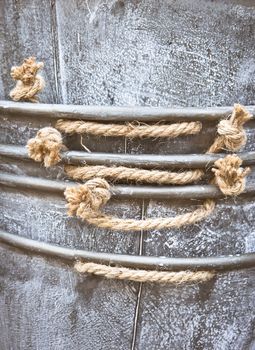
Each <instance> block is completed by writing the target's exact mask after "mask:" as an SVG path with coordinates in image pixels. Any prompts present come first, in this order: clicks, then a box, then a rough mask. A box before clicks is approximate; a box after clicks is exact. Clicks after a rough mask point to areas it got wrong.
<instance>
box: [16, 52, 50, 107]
mask: <svg viewBox="0 0 255 350" xmlns="http://www.w3.org/2000/svg"><path fill="white" fill-rule="evenodd" d="M43 66H44V64H43V63H42V62H38V63H36V60H35V57H29V58H27V59H25V60H24V62H23V63H22V65H21V66H18V67H12V69H11V77H12V78H13V79H14V80H17V83H16V86H15V88H14V89H13V90H11V92H10V97H11V98H12V99H13V100H14V101H20V100H25V101H30V102H38V97H37V96H36V94H37V93H38V92H40V91H41V90H42V89H43V88H44V86H45V82H44V79H43V78H42V77H41V76H40V75H39V74H37V72H38V71H39V70H40V69H41V68H43Z"/></svg>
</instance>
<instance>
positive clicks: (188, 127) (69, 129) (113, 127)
mask: <svg viewBox="0 0 255 350" xmlns="http://www.w3.org/2000/svg"><path fill="white" fill-rule="evenodd" d="M56 128H57V129H58V130H59V131H62V132H64V133H66V134H74V133H77V134H91V135H96V136H125V137H128V138H136V137H138V138H143V137H152V138H159V137H161V138H162V137H169V138H175V137H178V136H181V135H195V134H198V133H199V132H200V131H201V129H202V124H201V123H200V122H190V123H187V122H183V123H176V124H165V125H135V124H131V123H129V124H102V123H96V122H86V121H71V120H62V119H60V120H58V121H57V123H56Z"/></svg>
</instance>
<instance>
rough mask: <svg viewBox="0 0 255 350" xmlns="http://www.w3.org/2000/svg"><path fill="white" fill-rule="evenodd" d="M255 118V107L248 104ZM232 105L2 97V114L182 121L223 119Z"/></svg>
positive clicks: (75, 118)
mask: <svg viewBox="0 0 255 350" xmlns="http://www.w3.org/2000/svg"><path fill="white" fill-rule="evenodd" d="M245 108H246V109H247V110H248V111H249V112H250V113H251V115H252V116H251V120H253V119H254V118H255V107H254V106H245ZM232 111H233V106H231V107H208V108H195V107H186V108H176V107H175V108H160V107H140V106H135V107H127V106H125V107H116V106H84V105H83V106H79V105H60V104H54V105H53V104H46V103H45V104H43V105H42V104H31V103H24V102H12V101H0V113H1V115H2V116H9V115H22V114H25V115H26V116H32V117H34V116H40V117H41V118H51V119H53V120H54V119H56V120H58V119H60V118H61V119H71V120H72V119H74V120H77V119H79V120H86V121H88V120H89V121H97V122H134V121H136V122H137V121H140V122H145V123H148V122H162V121H164V122H182V121H203V122H205V121H207V122H208V121H214V122H215V121H219V120H221V119H223V118H227V117H228V116H229V115H231V113H232Z"/></svg>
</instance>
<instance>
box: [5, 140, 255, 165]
mask: <svg viewBox="0 0 255 350" xmlns="http://www.w3.org/2000/svg"><path fill="white" fill-rule="evenodd" d="M0 156H4V157H9V158H14V159H20V160H30V158H29V156H28V153H27V149H26V147H24V146H14V145H1V144H0ZM225 156H226V154H223V153H218V154H174V155H155V154H122V153H97V152H93V153H86V152H81V151H67V152H63V153H62V154H61V158H62V163H65V164H74V165H78V164H88V165H108V166H115V165H116V166H131V167H138V168H140V167H143V168H148V169H159V168H164V169H174V168H181V169H198V168H207V167H210V166H212V165H213V164H214V162H215V161H216V160H217V159H219V158H224V157H225ZM238 156H239V157H240V158H241V159H242V161H243V165H244V166H248V165H253V164H255V151H253V152H243V153H238Z"/></svg>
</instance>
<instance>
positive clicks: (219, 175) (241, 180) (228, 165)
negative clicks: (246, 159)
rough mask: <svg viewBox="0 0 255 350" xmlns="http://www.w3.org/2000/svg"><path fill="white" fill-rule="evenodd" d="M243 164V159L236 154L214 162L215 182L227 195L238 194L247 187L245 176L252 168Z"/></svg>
mask: <svg viewBox="0 0 255 350" xmlns="http://www.w3.org/2000/svg"><path fill="white" fill-rule="evenodd" d="M241 165H242V160H241V159H240V158H239V157H237V156H236V155H228V156H226V157H225V158H223V159H218V160H216V162H215V163H214V166H215V168H213V169H212V171H213V172H214V174H215V183H216V184H217V185H218V187H219V188H220V190H221V192H223V193H224V194H225V195H227V196H237V195H239V194H240V193H242V192H243V191H244V189H245V177H246V176H247V175H248V174H249V173H250V168H245V169H243V168H241V167H240V166H241Z"/></svg>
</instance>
